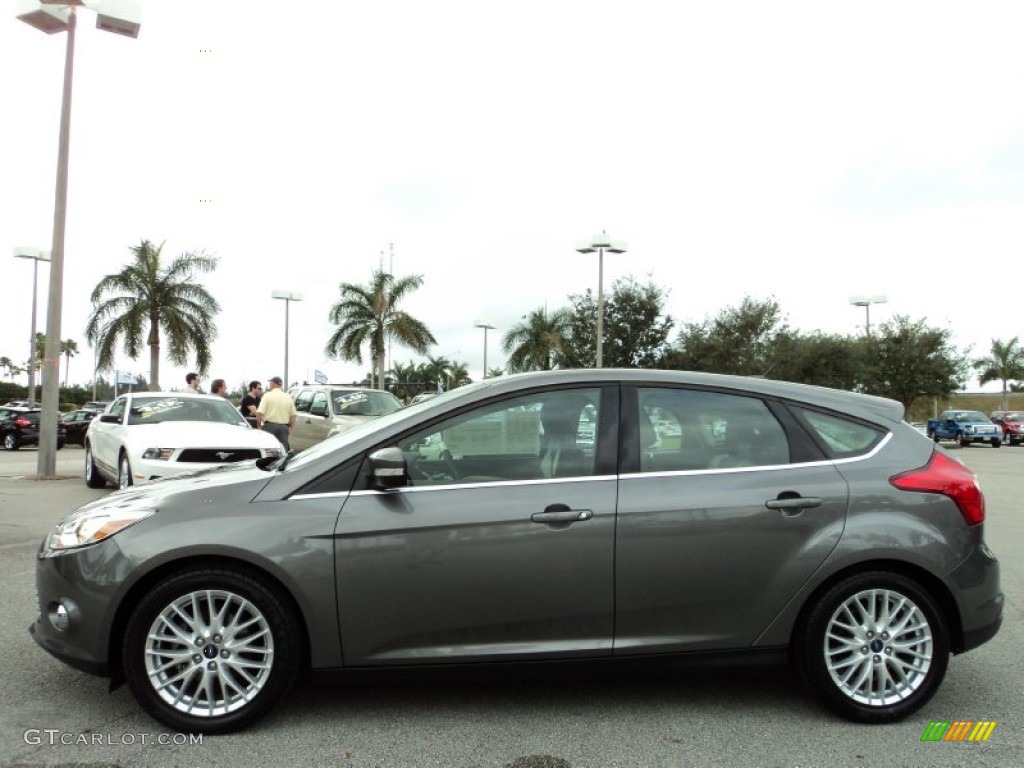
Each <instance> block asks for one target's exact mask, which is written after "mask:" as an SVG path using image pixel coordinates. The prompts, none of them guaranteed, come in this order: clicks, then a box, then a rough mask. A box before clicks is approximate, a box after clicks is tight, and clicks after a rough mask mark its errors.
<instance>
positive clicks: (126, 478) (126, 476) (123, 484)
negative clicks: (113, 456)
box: [117, 451, 132, 490]
mask: <svg viewBox="0 0 1024 768" xmlns="http://www.w3.org/2000/svg"><path fill="white" fill-rule="evenodd" d="M131 484H132V465H131V462H130V461H128V454H127V453H124V452H123V451H122V452H121V457H120V458H119V459H118V460H117V487H118V488H120V489H122V490H124V489H125V488H128V487H129V486H131Z"/></svg>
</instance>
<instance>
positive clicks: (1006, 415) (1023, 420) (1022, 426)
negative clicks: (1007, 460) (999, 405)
mask: <svg viewBox="0 0 1024 768" xmlns="http://www.w3.org/2000/svg"><path fill="white" fill-rule="evenodd" d="M989 418H991V419H992V421H993V422H995V423H996V424H998V425H999V426H1000V427H1002V428H1003V442H1004V443H1009V444H1010V445H1020V444H1021V443H1024V411H993V412H992V415H991V416H990V417H989Z"/></svg>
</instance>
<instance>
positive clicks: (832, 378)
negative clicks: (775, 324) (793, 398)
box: [764, 332, 866, 390]
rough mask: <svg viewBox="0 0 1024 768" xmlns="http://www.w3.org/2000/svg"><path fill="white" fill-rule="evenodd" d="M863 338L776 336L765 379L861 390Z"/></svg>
mask: <svg viewBox="0 0 1024 768" xmlns="http://www.w3.org/2000/svg"><path fill="white" fill-rule="evenodd" d="M865 354H866V345H865V341H864V339H863V337H853V336H840V335H837V334H826V333H821V332H814V333H811V334H802V333H797V332H785V333H780V334H779V335H778V336H777V337H776V338H775V340H774V342H773V344H772V351H771V358H772V362H771V363H770V364H769V366H768V369H767V370H766V371H765V373H764V375H765V376H766V377H767V378H769V379H782V380H785V381H796V382H800V383H802V384H815V385H817V386H819V387H833V388H835V389H847V390H861V389H863V387H864V376H863V371H864V365H865V363H864V357H865Z"/></svg>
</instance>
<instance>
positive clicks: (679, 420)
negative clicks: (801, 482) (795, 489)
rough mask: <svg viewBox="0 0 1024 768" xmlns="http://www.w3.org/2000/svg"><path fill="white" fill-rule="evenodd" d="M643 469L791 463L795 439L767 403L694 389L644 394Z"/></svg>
mask: <svg viewBox="0 0 1024 768" xmlns="http://www.w3.org/2000/svg"><path fill="white" fill-rule="evenodd" d="M638 397H639V400H638V405H639V412H638V417H639V424H638V433H639V435H640V471H641V472H671V471H685V470H703V469H729V468H733V467H759V466H772V465H778V464H788V463H789V461H790V453H789V441H788V439H787V437H786V433H785V431H784V430H783V428H782V425H781V424H779V422H778V420H777V419H776V418H775V416H774V415H773V414H772V412H771V411H770V410H769V408H768V406H767V405H766V404H765V403H764V401H762V400H760V399H759V398H756V397H744V396H740V395H732V394H726V393H722V392H707V391H703V390H691V389H660V388H653V387H652V388H643V389H640V390H639V391H638Z"/></svg>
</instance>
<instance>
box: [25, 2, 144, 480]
mask: <svg viewBox="0 0 1024 768" xmlns="http://www.w3.org/2000/svg"><path fill="white" fill-rule="evenodd" d="M85 5H86V3H85V0H63V1H62V2H61V1H58V2H55V1H54V0H17V2H16V4H15V15H16V16H17V17H18V18H19V19H20V20H21V21H24V22H25V23H26V24H29V25H30V26H32V27H35V28H36V29H38V30H39V31H41V32H45V33H46V34H48V35H52V34H54V33H55V32H67V43H66V46H65V50H64V91H63V96H62V98H61V106H60V134H59V139H58V151H57V188H56V193H55V195H54V206H53V246H52V247H51V249H50V253H51V259H52V260H51V263H50V290H49V296H48V299H47V305H46V347H45V350H44V352H43V365H42V375H43V412H42V415H41V418H40V420H39V455H38V460H37V464H36V475H37V476H38V477H53V476H54V475H55V474H56V471H57V419H58V418H59V416H60V402H59V400H60V336H61V329H60V321H61V308H62V307H61V303H62V301H63V293H64V228H65V221H66V219H67V200H68V148H69V144H70V137H71V83H72V80H73V75H74V61H75V25H76V22H77V16H76V8H77V7H80V6H85ZM93 5H94V6H95V10H96V27H97V28H98V29H103V30H106V31H107V32H113V33H115V34H118V35H124V36H126V37H138V35H139V27H140V24H139V18H140V14H139V7H138V4H137V3H135V2H133V0H97V1H96V2H95V3H93Z"/></svg>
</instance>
